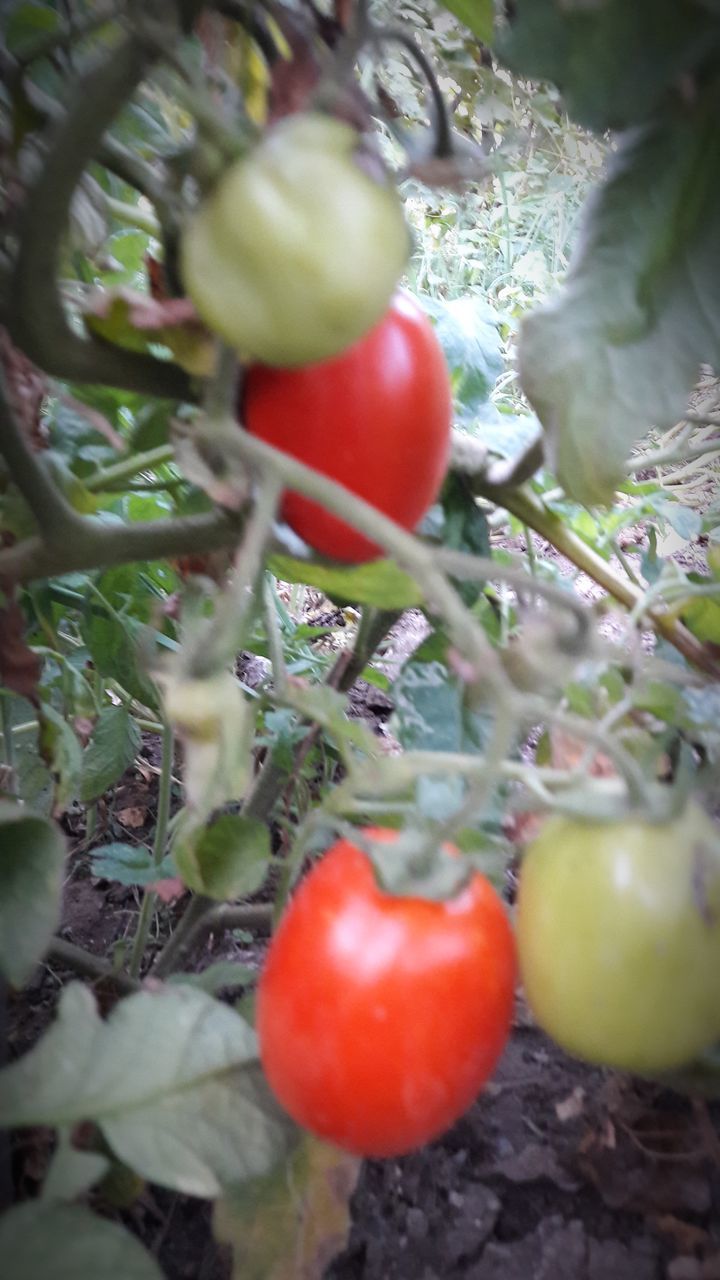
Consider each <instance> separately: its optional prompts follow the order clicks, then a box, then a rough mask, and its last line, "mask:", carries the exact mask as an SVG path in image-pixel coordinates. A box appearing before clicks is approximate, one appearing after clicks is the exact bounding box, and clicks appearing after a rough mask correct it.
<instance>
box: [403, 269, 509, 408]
mask: <svg viewBox="0 0 720 1280" xmlns="http://www.w3.org/2000/svg"><path fill="white" fill-rule="evenodd" d="M422 305H423V307H424V309H425V310H426V311H427V312H428V313H429V315H430V316H431V317H432V318H433V319H434V322H435V335H436V337H437V338H438V341H439V342H440V345H441V347H442V349H443V351H444V353H445V359H446V360H447V364H448V368H449V370H450V375H451V378H452V384H453V395H454V399H455V405H456V410H457V412H458V415H459V417H460V420H461V421H464V420H468V419H472V418H473V417H474V415H475V414H476V413H477V411H478V409H479V408H480V406H481V405H483V404H484V403H485V401H486V400H487V399H488V397H489V395H490V392H491V391H492V389H493V387H494V386H495V383H496V382H497V380H498V378H499V376H500V374H501V373H502V371H503V368H504V365H505V362H504V359H503V354H502V342H501V340H500V332H499V328H498V326H499V323H500V321H499V317H498V315H497V314H496V312H495V311H493V309H492V307H491V306H490V305H489V303H487V302H486V301H485V300H484V298H482V297H480V296H479V295H478V294H465V295H463V296H462V297H460V298H452V299H451V300H450V301H444V300H442V299H439V298H423V299H422Z"/></svg>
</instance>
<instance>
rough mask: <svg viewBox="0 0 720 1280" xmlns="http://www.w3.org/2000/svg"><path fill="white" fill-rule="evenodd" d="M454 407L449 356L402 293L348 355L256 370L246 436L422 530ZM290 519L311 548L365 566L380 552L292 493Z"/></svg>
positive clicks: (249, 384) (251, 374) (249, 388)
mask: <svg viewBox="0 0 720 1280" xmlns="http://www.w3.org/2000/svg"><path fill="white" fill-rule="evenodd" d="M451 413H452V401H451V392H450V379H449V376H448V371H447V366H446V364H445V358H444V356H443V353H442V349H441V347H440V344H439V342H438V340H437V338H436V337H435V333H434V331H433V329H432V326H431V324H430V322H429V320H428V319H427V317H426V316H425V314H424V312H423V311H422V310H421V308H420V307H419V306H418V305H417V303H416V302H415V301H414V300H413V299H412V298H410V297H409V296H408V295H407V294H404V293H399V294H397V295H396V296H395V298H394V299H393V302H392V305H391V307H390V310H389V311H388V312H387V314H386V316H385V317H384V319H383V320H381V321H380V323H379V324H377V325H376V326H375V328H374V329H371V331H370V332H369V333H368V334H367V335H366V336H365V337H364V338H361V339H360V341H359V342H356V343H355V344H354V346H352V347H349V348H348V350H346V351H344V352H343V353H342V354H341V355H339V356H336V357H335V358H334V359H332V360H326V361H323V362H321V363H320V364H312V365H306V366H304V367H303V368H300V369H276V368H270V367H268V366H265V365H253V366H251V368H250V369H249V371H248V375H247V379H246V383H245V395H244V404H243V417H244V423H245V426H246V427H247V429H248V431H250V432H251V433H252V434H253V435H256V436H259V437H260V439H262V440H265V441H267V443H268V444H272V445H274V446H275V447H276V448H278V449H282V450H283V451H284V452H285V453H289V454H291V455H292V456H293V457H294V458H297V459H299V461H300V462H305V463H307V464H308V466H311V467H314V468H315V469H316V470H317V471H321V472H323V474H324V475H327V476H330V478H331V479H333V480H337V481H338V482H339V483H340V484H344V485H345V486H346V487H347V488H348V489H351V490H352V492H353V493H356V494H358V496H359V497H361V498H365V499H366V500H367V501H368V502H371V503H372V504H373V505H374V506H376V507H377V508H378V509H379V510H380V511H382V512H384V514H385V515H388V516H390V517H391V518H392V519H393V520H395V521H397V523H398V524H401V525H402V526H403V527H404V528H405V529H414V528H415V526H416V525H417V524H418V523H419V521H420V520H421V519H422V517H423V516H424V515H425V512H426V511H427V510H428V508H429V507H430V506H431V505H432V503H433V502H434V501H435V498H436V497H437V494H438V491H439V489H440V486H441V484H442V481H443V477H444V475H445V471H446V468H447V461H448V451H449V446H450V426H451ZM282 514H283V517H284V519H285V520H287V522H288V524H289V525H290V526H291V527H292V528H293V529H294V530H295V532H296V533H299V534H300V536H301V537H302V538H304V539H305V541H306V542H307V543H309V545H310V546H311V547H313V548H314V549H315V550H316V551H319V552H321V553H322V554H324V555H328V556H333V557H334V558H335V559H337V560H345V561H348V562H350V563H360V562H362V561H364V560H372V559H373V558H374V557H375V556H377V555H379V554H381V550H380V548H379V547H377V546H375V544H374V543H372V542H371V541H369V539H368V538H366V537H364V536H363V534H361V533H358V532H356V530H354V529H352V528H351V527H350V525H347V524H345V523H344V522H343V521H342V520H339V519H338V518H337V516H333V515H330V513H329V512H327V511H325V510H324V509H323V508H322V507H320V506H318V504H317V503H315V502H310V501H309V500H308V499H307V498H303V497H301V496H300V495H299V494H297V493H287V494H286V495H285V499H284V502H283V508H282Z"/></svg>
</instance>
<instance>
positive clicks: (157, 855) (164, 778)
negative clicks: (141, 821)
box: [129, 724, 173, 978]
mask: <svg viewBox="0 0 720 1280" xmlns="http://www.w3.org/2000/svg"><path fill="white" fill-rule="evenodd" d="M172 763H173V733H172V728H171V726H170V725H169V724H164V725H163V732H162V766H161V770H160V782H159V786H158V807H157V824H156V827H155V839H154V842H153V862H154V864H155V866H156V867H159V866H160V863H161V862H162V860H163V858H164V856H165V846H166V844H167V834H168V822H169V820H170V799H171V794H172ZM156 901H157V894H156V892H155V890H154V889H146V890H145V894H144V897H143V900H142V906H141V908H140V914H139V916H138V922H137V928H136V930H135V938H134V940H133V945H132V951H131V954H130V965H129V973H130V977H131V978H137V977H138V976H139V974H140V969H141V966H142V961H143V956H144V955H145V948H146V946H147V940H148V936H149V934H150V925H151V924H152V918H153V913H154V910H155V903H156Z"/></svg>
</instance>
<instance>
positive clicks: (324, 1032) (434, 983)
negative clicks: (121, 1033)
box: [257, 831, 516, 1156]
mask: <svg viewBox="0 0 720 1280" xmlns="http://www.w3.org/2000/svg"><path fill="white" fill-rule="evenodd" d="M368 834H370V835H372V836H374V837H375V838H381V839H387V840H394V839H396V835H395V833H394V832H392V831H371V832H368ZM515 977H516V961H515V944H514V938H513V933H512V930H511V927H510V924H509V921H508V918H507V915H506V912H505V909H504V907H503V904H502V902H501V900H500V898H499V897H498V895H497V893H496V892H495V890H494V889H493V887H492V885H491V884H490V883H489V882H488V881H487V880H486V879H485V878H484V877H483V876H481V875H479V874H475V875H473V877H472V879H471V881H470V883H469V885H468V886H467V887H466V888H465V889H463V890H462V891H461V893H460V894H459V895H458V896H457V897H456V898H454V899H451V900H449V901H446V902H430V901H427V900H423V899H420V898H409V897H402V898H394V897H390V896H389V895H387V894H385V893H383V891H382V890H381V889H380V888H379V887H378V885H377V882H376V880H375V876H374V873H373V869H372V865H371V863H370V861H369V859H368V858H367V856H366V855H365V854H364V853H362V852H361V851H360V850H359V849H357V848H356V847H355V846H354V845H352V844H350V843H349V842H348V841H345V840H341V841H339V842H338V843H337V844H335V845H334V846H333V848H332V849H331V850H330V851H329V852H328V853H327V854H326V855H325V856H324V858H322V860H321V861H320V862H319V863H318V864H317V865H316V866H315V867H314V868H313V870H312V871H311V872H310V873H309V875H308V876H307V877H306V879H305V880H304V881H303V882H302V884H301V885H300V887H299V889H298V890H297V892H296V894H295V896H294V898H293V900H292V902H291V904H290V906H289V908H288V910H287V912H286V914H285V916H284V917H283V919H282V921H281V924H280V927H279V929H278V931H277V933H276V935H275V938H274V939H273V942H272V944H271V946H270V949H269V952H268V955H267V959H266V963H265V968H264V971H263V974H262V977H261V980H260V985H259V992H258V1004H257V1029H258V1033H259V1038H260V1052H261V1057H262V1062H263V1066H264V1069H265V1072H266V1075H267V1078H268V1080H269V1082H270V1085H271V1087H272V1089H273V1090H274V1092H275V1094H276V1095H277V1098H278V1099H279V1101H280V1102H281V1103H282V1105H283V1106H284V1107H285V1109H286V1110H287V1111H288V1112H289V1114H290V1115H291V1116H292V1117H293V1118H294V1119H295V1120H296V1121H297V1122H298V1124H300V1125H302V1126H304V1127H305V1128H306V1129H309V1130H311V1131H312V1132H314V1133H316V1134H317V1135H319V1136H320V1137H322V1138H325V1139H326V1140H328V1141H331V1142H333V1143H335V1144H336V1145H337V1146H339V1147H344V1148H346V1149H347V1150H349V1151H353V1152H356V1153H357V1154H359V1155H364V1156H394V1155H400V1154H402V1153H403V1152H406V1151H411V1150H412V1149H413V1148H415V1147H418V1146H421V1145H422V1144H423V1143H425V1142H428V1141H429V1140H430V1139H432V1138H434V1137H437V1135H438V1134H440V1133H442V1132H444V1131H445V1130H446V1129H447V1128H449V1126H450V1125H451V1124H452V1123H453V1122H454V1121H455V1120H456V1119H457V1118H458V1117H459V1116H460V1115H462V1113H463V1112H464V1111H465V1110H466V1109H467V1108H468V1106H469V1105H470V1103H471V1102H472V1101H473V1100H474V1098H475V1097H476V1096H477V1094H478V1093H479V1091H480V1089H481V1088H482V1086H483V1084H484V1083H485V1081H486V1080H487V1079H488V1077H489V1076H490V1075H491V1073H492V1071H493V1068H494V1067H495V1064H496V1062H497V1060H498V1058H499V1056H500V1053H501V1052H502V1049H503V1046H504V1044H505V1041H506V1039H507V1036H508V1033H509V1028H510V1020H511V1015H512V1009H513V993H514V988H515Z"/></svg>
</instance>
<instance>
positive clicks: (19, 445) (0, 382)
mask: <svg viewBox="0 0 720 1280" xmlns="http://www.w3.org/2000/svg"><path fill="white" fill-rule="evenodd" d="M0 454H2V456H3V457H4V459H5V461H6V462H7V465H8V468H9V471H10V475H11V477H12V480H13V481H14V483H15V484H16V485H17V487H18V489H19V490H20V492H21V494H22V496H23V498H24V499H25V501H26V502H27V504H28V507H29V508H30V510H31V511H32V513H33V515H34V517H35V519H36V521H37V523H38V526H39V528H40V530H41V531H42V533H43V534H47V535H50V536H53V537H58V538H61V539H62V537H63V536H64V534H65V533H66V531H70V530H72V531H75V530H77V528H78V527H79V525H80V518H79V517H78V516H77V515H76V514H75V512H74V511H73V509H72V507H71V506H70V505H69V504H68V503H67V502H66V501H65V498H64V497H63V495H62V493H61V492H60V490H59V489H58V488H57V486H56V485H55V484H54V483H53V481H52V480H51V478H50V476H49V474H48V472H47V471H46V470H45V467H44V466H43V464H42V461H41V460H40V457H39V456H38V455H37V454H35V453H33V451H32V449H31V448H30V445H29V444H28V441H27V439H26V438H25V435H24V433H23V430H22V428H21V426H20V424H19V422H18V421H17V419H16V417H15V414H14V413H13V412H12V409H11V408H10V403H9V399H8V395H7V391H6V387H5V377H4V374H3V373H2V372H1V371H0Z"/></svg>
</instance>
